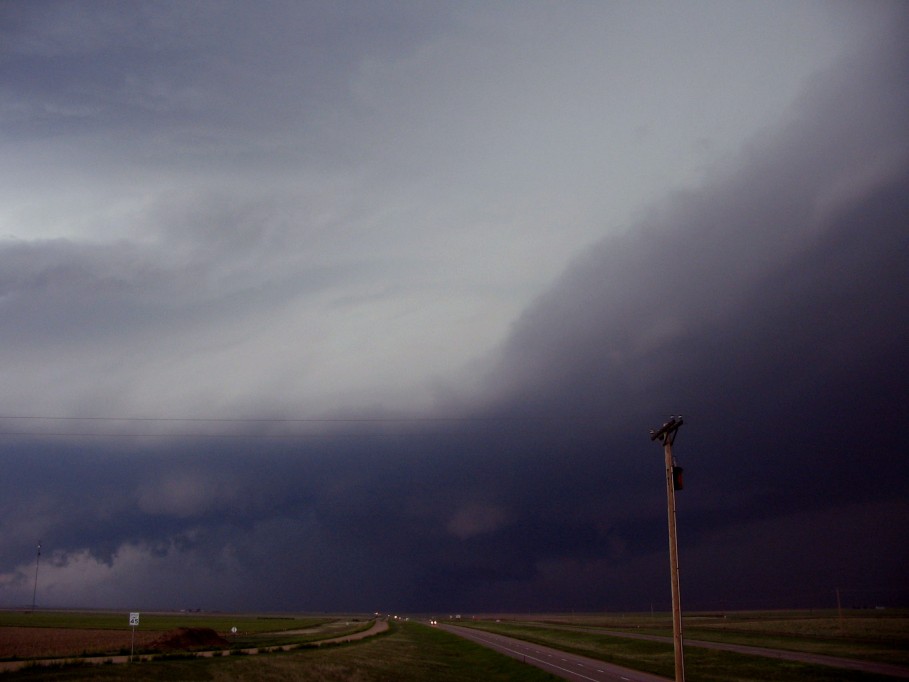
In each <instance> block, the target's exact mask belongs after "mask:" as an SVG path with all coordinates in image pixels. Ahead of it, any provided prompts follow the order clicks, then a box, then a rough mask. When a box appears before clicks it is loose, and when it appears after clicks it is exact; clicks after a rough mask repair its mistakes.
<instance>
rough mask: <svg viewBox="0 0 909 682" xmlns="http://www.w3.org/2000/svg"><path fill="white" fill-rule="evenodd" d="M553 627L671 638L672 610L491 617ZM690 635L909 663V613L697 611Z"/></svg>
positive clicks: (687, 623)
mask: <svg viewBox="0 0 909 682" xmlns="http://www.w3.org/2000/svg"><path fill="white" fill-rule="evenodd" d="M497 619H498V620H502V622H503V623H506V624H507V623H511V624H514V625H519V624H526V625H534V626H537V627H539V626H545V627H553V628H560V627H561V628H568V629H578V630H580V629H585V628H594V629H598V630H605V631H613V632H626V633H631V634H653V635H660V636H664V637H671V636H672V619H671V616H670V615H669V614H652V615H651V614H629V615H621V614H614V615H610V614H581V615H574V614H562V615H554V614H542V615H537V616H525V617H522V618H514V617H507V616H506V617H489V618H485V619H483V621H485V622H494V621H495V620H497ZM684 631H685V639H687V640H704V641H710V642H725V643H729V644H744V645H747V646H758V647H768V648H772V649H787V650H790V651H804V652H808V653H817V654H825V655H828V656H841V657H844V658H857V659H861V660H868V661H879V662H882V663H893V664H896V665H909V611H906V610H901V609H892V610H882V611H878V610H872V609H862V610H848V611H843V613H842V616H841V615H840V614H839V613H838V612H836V611H824V610H816V611H742V612H730V613H720V614H717V613H712V614H711V613H694V614H691V615H689V616H686V617H685V619H684Z"/></svg>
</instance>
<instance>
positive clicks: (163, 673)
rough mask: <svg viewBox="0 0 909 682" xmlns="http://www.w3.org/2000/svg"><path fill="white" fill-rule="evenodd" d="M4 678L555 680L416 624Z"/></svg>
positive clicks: (26, 672) (375, 681)
mask: <svg viewBox="0 0 909 682" xmlns="http://www.w3.org/2000/svg"><path fill="white" fill-rule="evenodd" d="M0 679H2V680H7V679H9V680H29V679H36V680H37V679H40V680H59V681H61V682H62V681H73V680H89V679H90V680H123V681H127V680H129V681H139V682H141V681H143V680H149V681H151V680H186V681H193V680H213V681H216V682H217V681H220V680H225V681H226V680H238V681H241V682H242V681H244V680H269V681H270V682H284V681H285V680H287V681H290V680H295V681H298V682H385V681H388V682H391V681H394V682H422V681H424V680H433V682H463V681H464V680H484V682H487V681H488V682H518V681H520V682H544V681H547V682H552V680H555V679H557V678H555V677H553V676H552V675H549V674H548V673H544V672H542V671H539V670H537V669H535V668H532V667H530V666H527V665H525V664H523V663H521V662H519V661H515V660H513V659H510V658H507V657H505V656H502V655H500V654H497V653H495V652H493V651H490V650H489V649H486V648H484V647H481V646H479V645H476V644H473V643H471V642H468V641H467V640H464V639H461V638H460V637H456V636H454V635H450V634H448V633H445V632H442V631H440V630H438V629H435V628H430V627H428V626H425V625H420V624H417V623H403V624H393V625H392V627H391V629H390V630H389V631H388V633H387V634H385V635H379V636H377V637H374V638H370V639H367V640H363V641H362V642H359V643H354V644H349V645H343V646H326V647H321V648H312V649H299V650H295V651H291V652H287V653H276V654H264V655H258V656H235V655H234V656H222V657H218V658H207V659H193V660H178V659H166V658H164V659H160V660H155V661H150V662H142V663H131V664H127V665H102V666H92V667H86V666H66V667H62V668H52V669H47V668H32V669H25V670H22V671H19V672H17V673H13V674H9V675H8V676H5V675H0Z"/></svg>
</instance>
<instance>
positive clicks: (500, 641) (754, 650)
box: [439, 626, 909, 682]
mask: <svg viewBox="0 0 909 682" xmlns="http://www.w3.org/2000/svg"><path fill="white" fill-rule="evenodd" d="M439 627H446V629H448V630H449V631H451V632H454V633H456V634H458V635H461V636H462V637H466V638H467V639H472V640H473V641H475V642H478V643H480V644H483V645H485V646H489V647H490V648H494V649H496V651H501V652H502V653H504V654H508V655H509V656H512V657H513V658H521V657H522V655H523V654H524V653H525V652H528V654H529V655H528V658H527V659H526V660H527V663H532V664H533V665H536V666H537V667H538V668H543V669H544V670H548V671H550V672H552V673H554V674H556V675H560V676H562V677H564V678H565V679H567V680H632V681H634V682H637V681H638V680H641V681H653V680H665V679H667V678H664V677H657V676H656V675H648V674H647V673H640V672H636V671H634V670H628V669H627V668H620V667H619V666H615V665H610V664H608V663H603V662H602V661H597V660H596V659H591V658H584V657H583V656H575V655H574V654H568V653H565V652H562V651H559V650H558V649H550V648H548V647H542V646H540V645H537V644H530V643H528V642H522V641H521V640H519V639H512V638H510V637H504V636H502V635H495V634H493V633H489V632H482V631H476V630H473V629H472V628H463V627H453V628H450V627H447V626H439ZM585 629H586V628H585ZM588 631H589V632H594V631H595V632H601V633H602V634H604V635H608V636H610V637H627V638H629V639H646V640H650V641H654V642H667V643H670V644H671V643H672V638H671V637H659V636H656V635H639V634H632V633H627V632H611V631H607V630H600V629H597V630H593V629H588ZM475 635H477V636H475ZM494 643H496V646H494V645H493V644H494ZM499 647H502V648H499ZM506 647H507V648H508V649H510V650H506ZM685 647H686V648H688V647H700V648H703V649H720V650H724V651H733V652H735V653H739V654H748V655H751V656H765V657H767V658H778V659H784V660H789V661H799V662H801V663H810V664H814V665H823V666H829V667H832V668H845V669H850V670H860V671H862V672H866V673H872V674H875V675H889V676H892V677H896V678H903V679H909V668H906V667H903V666H899V665H892V664H889V663H878V662H875V661H861V660H856V659H851V658H840V657H837V656H825V655H822V654H812V653H807V652H804V651H787V650H784V649H768V648H765V647H755V646H744V645H740V644H726V643H721V642H705V641H699V640H688V639H686V640H685ZM531 650H533V651H537V652H540V651H542V652H546V653H545V655H540V654H539V653H530V652H531ZM556 656H557V657H559V658H556ZM560 658H561V660H559V659H560ZM533 659H541V662H546V663H550V662H553V663H557V664H558V666H560V667H563V668H565V672H562V671H561V670H556V666H555V665H553V666H551V667H544V666H543V665H537V663H536V662H535V661H534V660H533ZM574 659H577V660H578V661H580V662H581V663H583V667H579V666H574V667H572V666H569V665H564V661H569V660H574ZM590 666H595V667H596V668H598V669H602V672H603V673H604V674H605V673H606V672H607V671H612V672H611V673H610V674H611V675H612V676H606V677H596V676H591V675H590V674H589V672H587V670H588V669H589V667H590ZM568 671H572V672H574V673H575V675H576V676H574V677H570V676H568V675H567V674H566V673H567V672H568ZM598 672H599V671H598ZM584 675H586V677H585V676H584ZM616 675H619V676H616Z"/></svg>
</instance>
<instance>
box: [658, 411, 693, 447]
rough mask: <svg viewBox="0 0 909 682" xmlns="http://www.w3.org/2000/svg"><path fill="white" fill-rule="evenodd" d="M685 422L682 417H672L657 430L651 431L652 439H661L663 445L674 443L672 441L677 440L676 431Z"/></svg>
mask: <svg viewBox="0 0 909 682" xmlns="http://www.w3.org/2000/svg"><path fill="white" fill-rule="evenodd" d="M684 423H685V422H684V420H683V419H682V418H681V417H670V418H669V421H668V422H666V423H665V424H663V425H662V426H661V427H660V428H658V429H657V430H656V431H653V430H651V431H650V440H657V439H659V441H660V442H661V443H663V445H672V442H673V441H674V440H675V434H676V432H677V431H678V430H679V427H680V426H681V425H682V424H684Z"/></svg>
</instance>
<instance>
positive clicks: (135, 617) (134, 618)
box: [129, 611, 139, 627]
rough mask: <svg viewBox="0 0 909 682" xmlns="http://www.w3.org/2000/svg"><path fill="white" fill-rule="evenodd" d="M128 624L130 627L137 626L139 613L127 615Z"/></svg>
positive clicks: (133, 612)
mask: <svg viewBox="0 0 909 682" xmlns="http://www.w3.org/2000/svg"><path fill="white" fill-rule="evenodd" d="M129 624H130V625H131V626H132V627H136V626H137V625H138V624H139V612H138V611H132V612H131V613H130V614H129Z"/></svg>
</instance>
